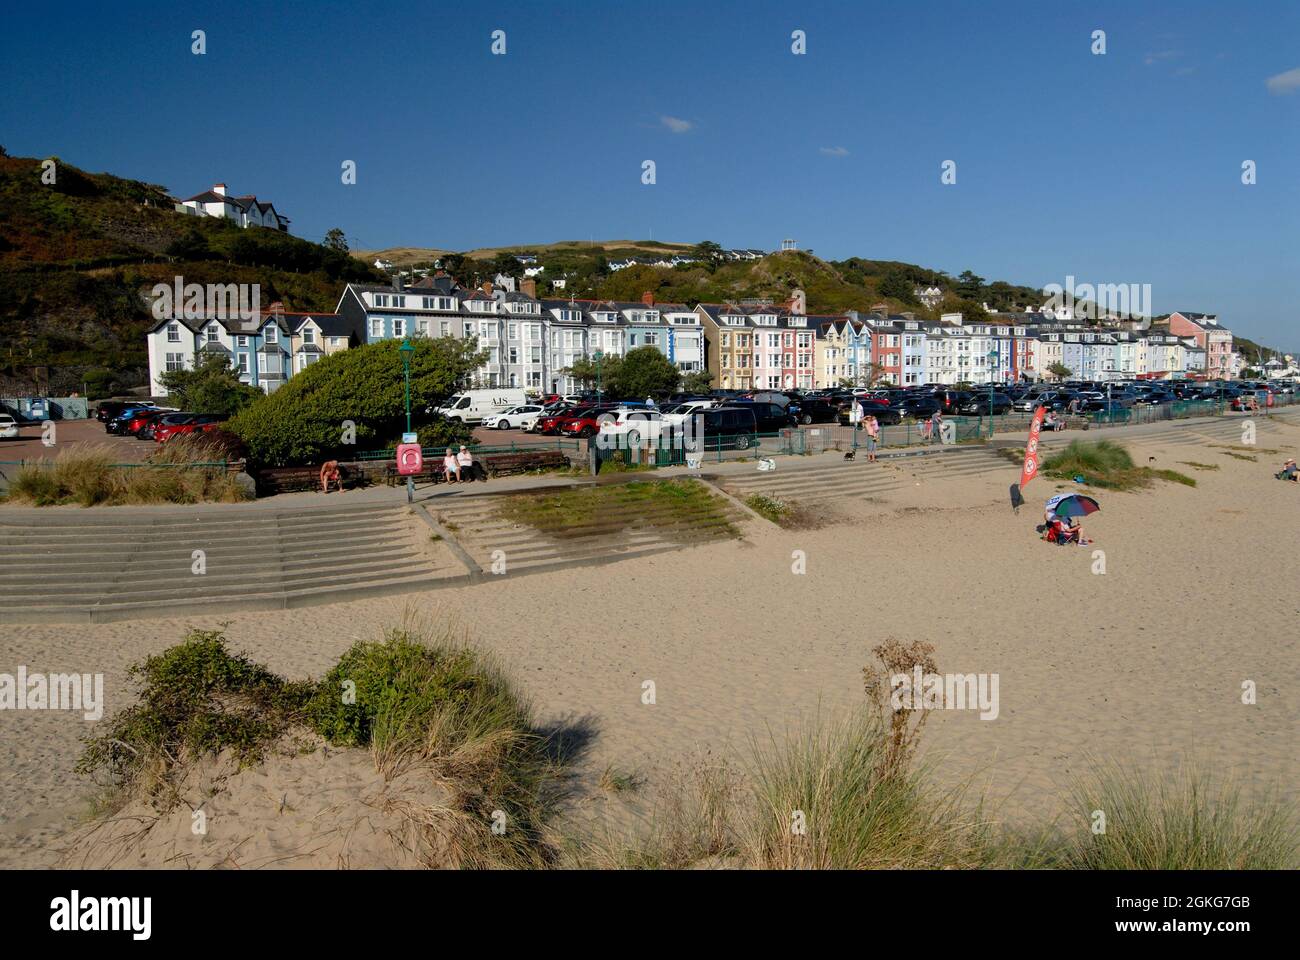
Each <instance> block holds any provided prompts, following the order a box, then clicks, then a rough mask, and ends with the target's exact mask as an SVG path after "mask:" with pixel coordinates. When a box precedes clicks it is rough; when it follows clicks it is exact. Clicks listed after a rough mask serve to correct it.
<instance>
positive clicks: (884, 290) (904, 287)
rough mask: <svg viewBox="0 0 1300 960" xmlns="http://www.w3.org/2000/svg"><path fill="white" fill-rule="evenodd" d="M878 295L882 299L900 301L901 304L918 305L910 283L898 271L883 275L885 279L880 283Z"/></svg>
mask: <svg viewBox="0 0 1300 960" xmlns="http://www.w3.org/2000/svg"><path fill="white" fill-rule="evenodd" d="M880 295H881V296H882V297H893V298H894V299H895V300H901V301H902V302H903V303H910V304H912V305H916V304H918V303H920V301H919V300H918V299H917V298H916V293H915V292H914V289H913V286H912V281H911V280H909V279H908V278H907V277H906V276H905V275H904V274H903V273H902V272H901V271H898V270H894V271H891V272H890V273H887V274H885V278H884V279H883V280H881V281H880Z"/></svg>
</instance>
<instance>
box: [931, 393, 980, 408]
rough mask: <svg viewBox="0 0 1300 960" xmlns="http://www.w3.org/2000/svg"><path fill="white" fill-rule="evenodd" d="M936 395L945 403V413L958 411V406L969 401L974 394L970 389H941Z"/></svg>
mask: <svg viewBox="0 0 1300 960" xmlns="http://www.w3.org/2000/svg"><path fill="white" fill-rule="evenodd" d="M934 396H935V399H936V400H938V401H939V402H940V403H941V404H943V412H944V413H956V412H957V408H958V407H960V406H961V405H962V404H963V403H966V402H968V401H969V400H970V399H971V397H973V396H974V394H973V393H971V392H970V391H969V390H941V391H939V392H938V393H936V394H935V395H934Z"/></svg>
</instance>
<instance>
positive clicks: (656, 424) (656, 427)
mask: <svg viewBox="0 0 1300 960" xmlns="http://www.w3.org/2000/svg"><path fill="white" fill-rule="evenodd" d="M596 423H597V424H598V426H597V432H598V433H599V434H600V435H601V442H602V443H605V444H608V445H610V446H624V445H626V446H628V447H639V446H641V444H642V443H643V442H646V441H648V442H650V443H657V442H658V440H659V435H660V433H661V432H662V430H663V426H664V421H663V415H662V414H660V412H659V411H658V410H650V409H647V408H645V407H626V406H624V407H615V408H613V409H612V410H606V411H604V412H603V413H599V414H597V415H596ZM620 438H621V440H620Z"/></svg>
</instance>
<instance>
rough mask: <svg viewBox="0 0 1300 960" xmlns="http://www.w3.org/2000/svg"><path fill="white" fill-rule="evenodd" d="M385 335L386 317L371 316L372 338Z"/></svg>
mask: <svg viewBox="0 0 1300 960" xmlns="http://www.w3.org/2000/svg"><path fill="white" fill-rule="evenodd" d="M383 335H384V318H383V317H371V318H370V336H371V339H374V338H375V337H382V336H383Z"/></svg>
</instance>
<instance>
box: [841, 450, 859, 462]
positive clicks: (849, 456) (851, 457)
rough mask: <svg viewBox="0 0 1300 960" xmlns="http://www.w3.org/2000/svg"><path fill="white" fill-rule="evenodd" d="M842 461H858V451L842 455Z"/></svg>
mask: <svg viewBox="0 0 1300 960" xmlns="http://www.w3.org/2000/svg"><path fill="white" fill-rule="evenodd" d="M844 459H845V460H856V459H858V451H856V450H850V451H848V452H847V453H845V454H844Z"/></svg>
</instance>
